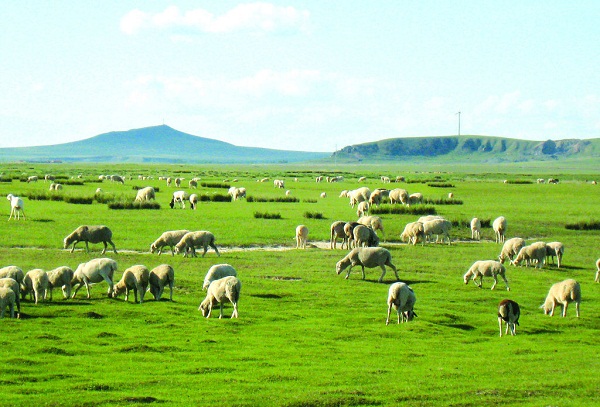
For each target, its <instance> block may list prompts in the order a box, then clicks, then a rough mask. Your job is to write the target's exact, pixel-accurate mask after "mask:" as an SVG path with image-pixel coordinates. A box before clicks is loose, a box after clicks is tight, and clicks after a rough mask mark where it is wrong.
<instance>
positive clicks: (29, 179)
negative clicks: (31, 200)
mask: <svg viewBox="0 0 600 407" xmlns="http://www.w3.org/2000/svg"><path fill="white" fill-rule="evenodd" d="M27 182H28V183H29V182H38V176H37V175H31V176H29V177H27Z"/></svg>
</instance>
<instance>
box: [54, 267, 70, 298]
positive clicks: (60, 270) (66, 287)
mask: <svg viewBox="0 0 600 407" xmlns="http://www.w3.org/2000/svg"><path fill="white" fill-rule="evenodd" d="M47 274H48V294H49V295H48V297H49V299H50V300H52V291H53V289H54V288H55V287H60V288H61V289H62V293H63V298H65V299H68V298H69V297H71V280H73V275H74V274H75V272H74V271H73V269H71V267H67V266H61V267H57V268H55V269H53V270H50V271H48V273H47Z"/></svg>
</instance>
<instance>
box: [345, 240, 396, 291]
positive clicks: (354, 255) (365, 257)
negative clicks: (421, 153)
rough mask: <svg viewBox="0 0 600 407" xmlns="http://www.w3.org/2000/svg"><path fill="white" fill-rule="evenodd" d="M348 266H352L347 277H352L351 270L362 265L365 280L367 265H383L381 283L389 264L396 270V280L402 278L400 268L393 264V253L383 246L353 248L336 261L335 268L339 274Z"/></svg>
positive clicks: (370, 266) (371, 266) (369, 266)
mask: <svg viewBox="0 0 600 407" xmlns="http://www.w3.org/2000/svg"><path fill="white" fill-rule="evenodd" d="M348 266H350V268H348V272H347V273H346V279H347V278H348V277H350V271H351V270H352V267H354V266H361V268H362V278H363V280H364V279H365V267H367V268H373V267H381V271H382V273H381V277H379V282H380V283H381V282H383V277H384V276H385V273H386V269H385V266H389V267H391V268H392V270H394V274H396V280H400V277H398V270H397V269H396V266H394V265H393V264H392V255H391V253H390V252H389V250H387V249H384V248H383V247H357V248H354V249H352V250H351V251H350V252H349V253H348V254H347V255H346V256H345V257H344V258H343V259H341V260H340V261H338V262H337V263H336V265H335V268H336V272H337V274H340V273H341V272H342V271H344V270H345V269H346V268H347V267H348Z"/></svg>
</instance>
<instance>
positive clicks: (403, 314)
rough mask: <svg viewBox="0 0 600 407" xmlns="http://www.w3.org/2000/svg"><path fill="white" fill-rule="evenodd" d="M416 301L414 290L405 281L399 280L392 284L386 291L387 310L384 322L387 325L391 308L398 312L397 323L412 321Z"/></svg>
mask: <svg viewBox="0 0 600 407" xmlns="http://www.w3.org/2000/svg"><path fill="white" fill-rule="evenodd" d="M416 302H417V297H416V296H415V292H414V291H413V290H412V288H410V287H409V286H408V285H407V284H406V283H403V282H400V281H399V282H396V283H394V284H392V285H391V286H390V289H389V291H388V299H387V304H388V311H387V319H386V320H385V324H386V325H389V323H390V314H391V313H392V308H394V309H395V310H396V312H397V313H398V323H400V322H405V321H407V322H408V321H412V320H413V318H414V317H416V316H417V314H415V311H414V307H415V303H416Z"/></svg>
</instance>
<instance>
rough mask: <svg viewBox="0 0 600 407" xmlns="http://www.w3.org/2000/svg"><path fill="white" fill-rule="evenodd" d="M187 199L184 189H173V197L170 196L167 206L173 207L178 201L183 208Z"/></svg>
mask: <svg viewBox="0 0 600 407" xmlns="http://www.w3.org/2000/svg"><path fill="white" fill-rule="evenodd" d="M187 199H188V194H187V192H185V191H175V192H173V197H172V198H171V202H169V206H170V207H171V209H173V208H175V204H176V203H177V202H179V205H180V206H181V209H185V201H186V200H187Z"/></svg>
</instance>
